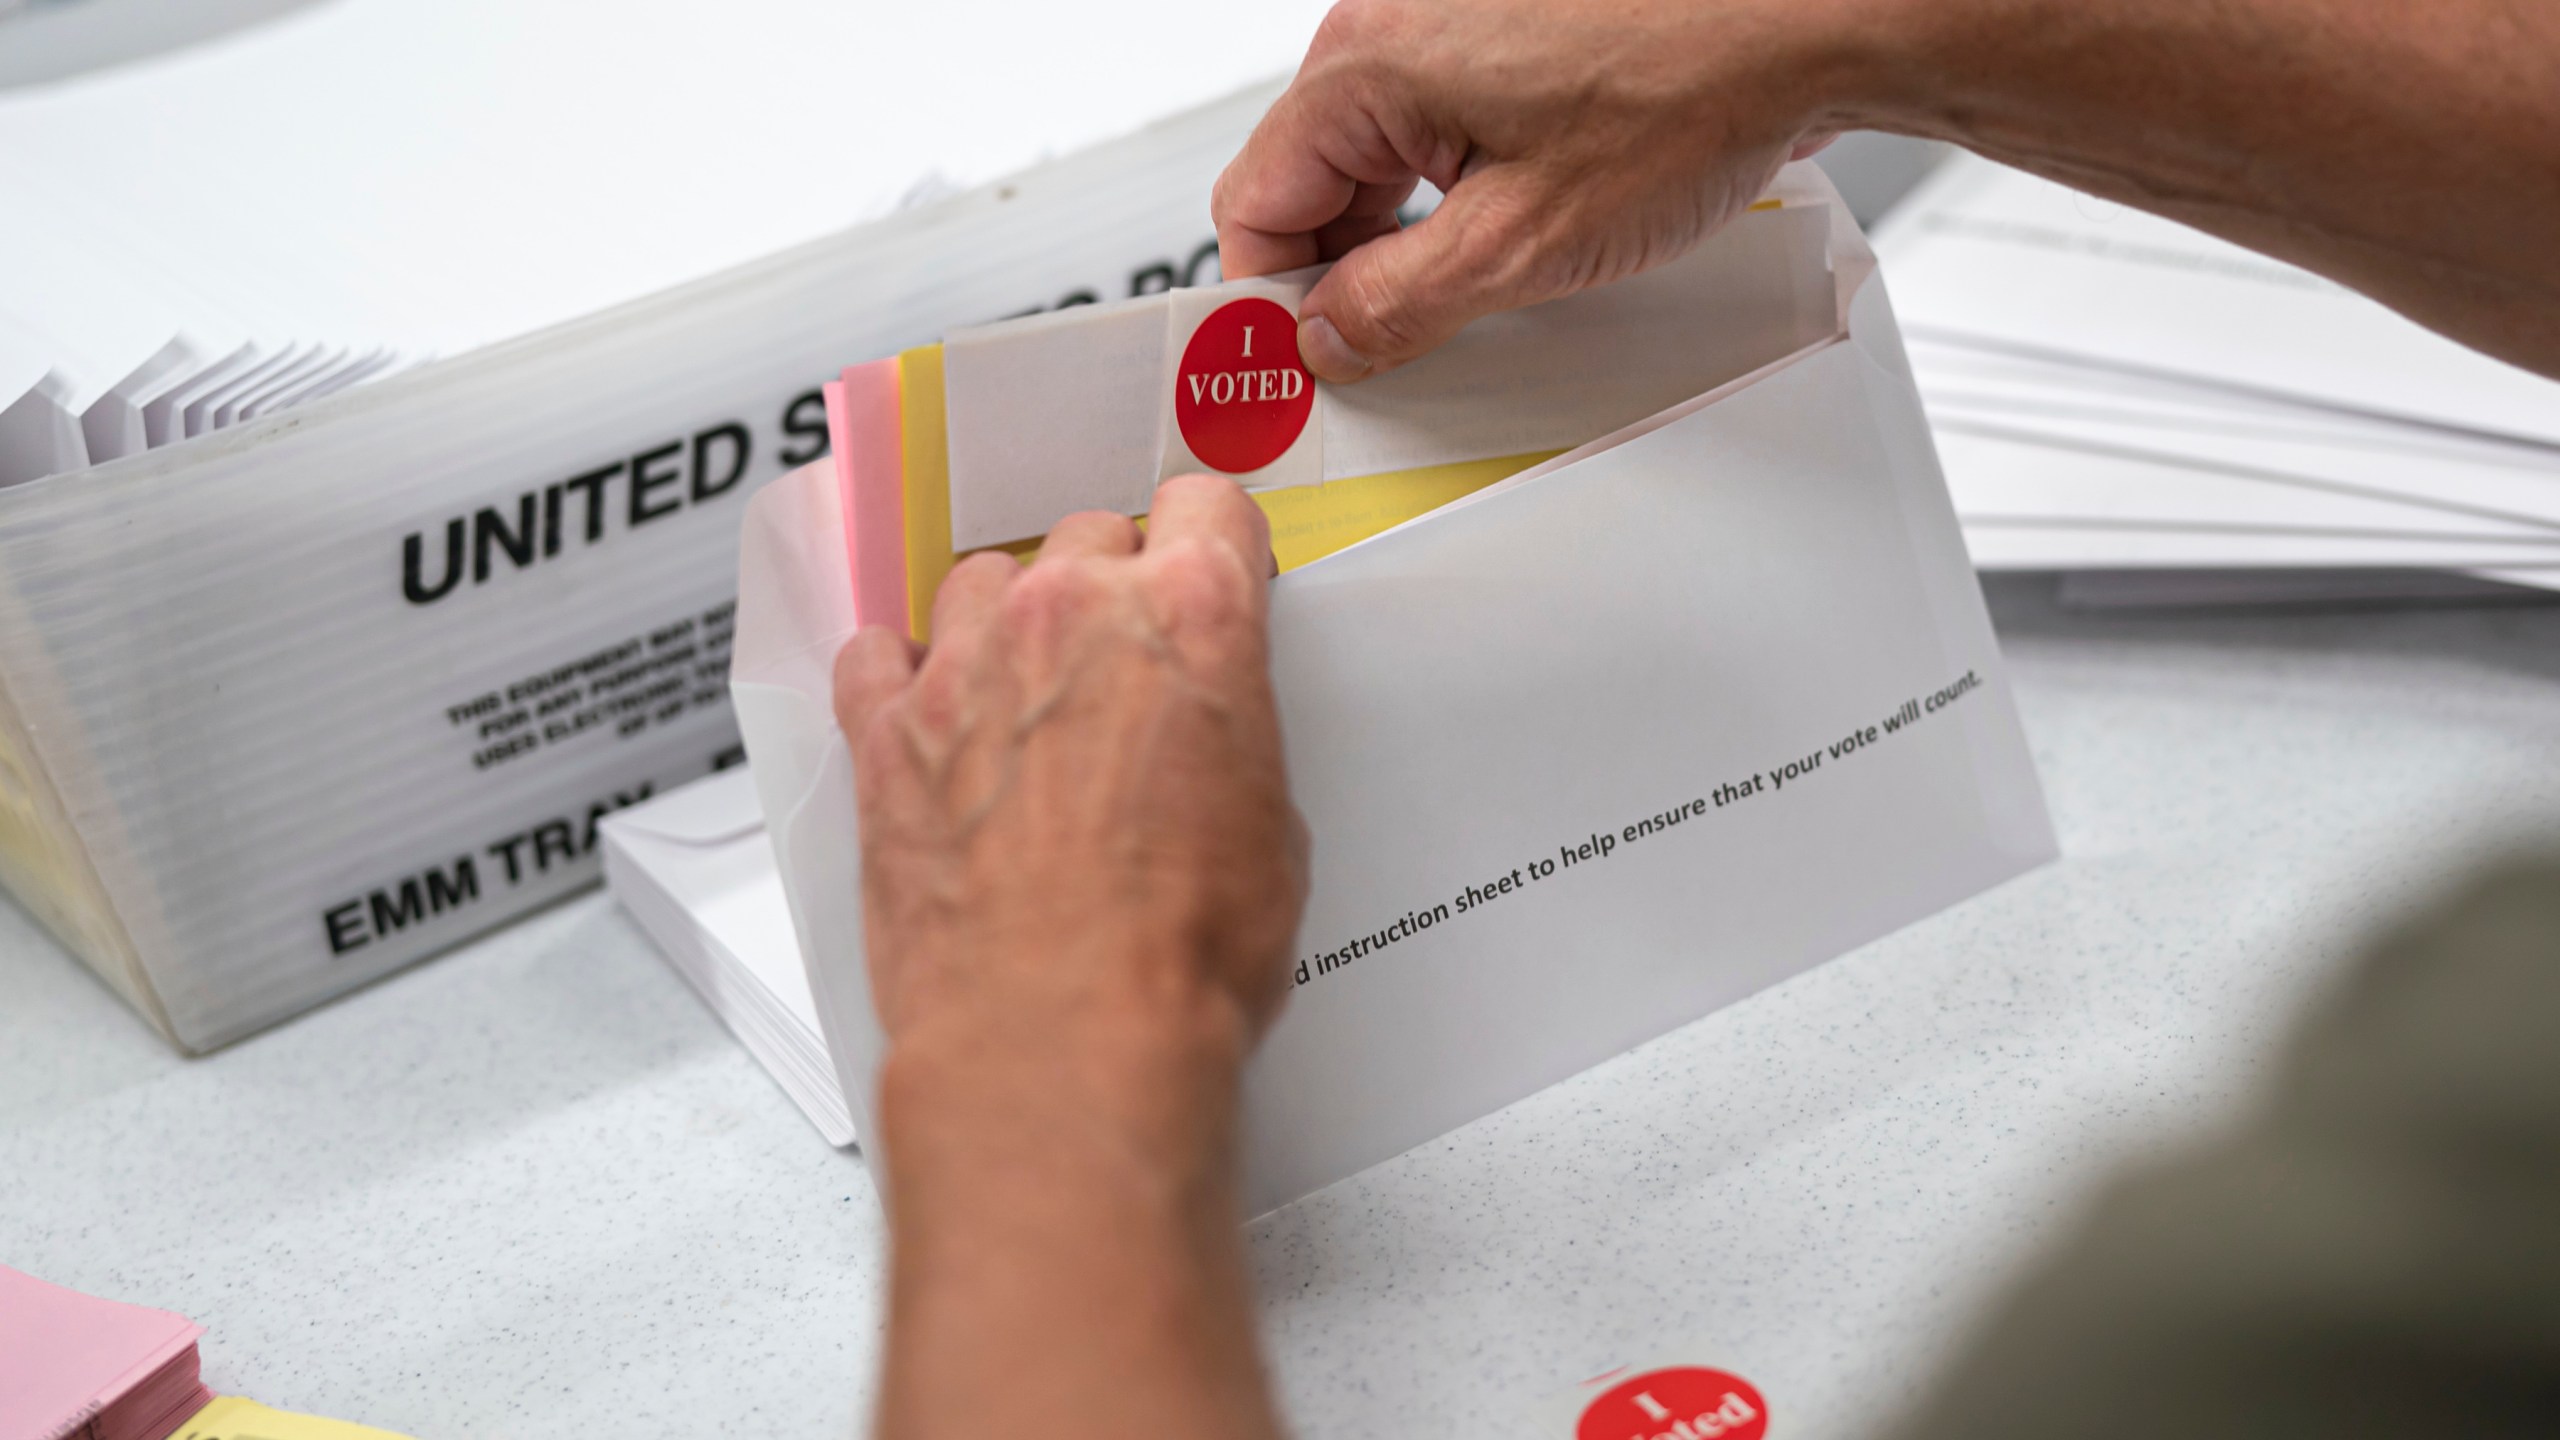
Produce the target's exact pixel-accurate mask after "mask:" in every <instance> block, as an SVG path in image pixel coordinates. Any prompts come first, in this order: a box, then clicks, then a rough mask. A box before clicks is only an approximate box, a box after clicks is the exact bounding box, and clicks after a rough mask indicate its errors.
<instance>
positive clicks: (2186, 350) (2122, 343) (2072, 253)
mask: <svg viewBox="0 0 2560 1440" xmlns="http://www.w3.org/2000/svg"><path fill="white" fill-rule="evenodd" d="M1876 246H1877V250H1878V252H1879V254H1880V255H1881V256H1882V257H1883V260H1884V264H1885V274H1886V277H1887V279H1888V281H1889V282H1890V283H1891V285H1892V288H1893V295H1894V303H1895V305H1896V307H1897V309H1898V310H1899V311H1900V313H1901V315H1902V317H1903V321H1904V325H1905V328H1906V333H1907V335H1908V337H1909V341H1910V350H1911V358H1912V365H1913V368H1914V370H1915V371H1916V372H1917V374H1918V376H1919V380H1920V385H1921V390H1922V393H1923V396H1924V397H1925V399H1926V402H1927V404H1928V407H1929V415H1930V420H1931V423H1932V426H1933V427H1934V429H1935V430H1936V433H1937V437H1938V445H1939V449H1940V454H1941V457H1942V459H1943V461H1944V463H1945V466H1946V471H1947V481H1948V485H1949V488H1950V490H1951V492H1952V494H1953V496H1954V499H1955V502H1956V508H1957V511H1958V513H1959V514H1960V515H1961V516H1962V518H1963V520H1964V524H1965V533H1966V538H1967V541H1968V542H1969V544H1970V546H1971V548H1972V552H1973V556H1974V560H1975V563H1976V564H1977V565H1978V566H1980V567H1981V568H1983V569H1986V570H2007V569H2017V570H2058V571H2065V572H2075V573H2073V574H2072V575H2071V576H2070V577H2069V578H2068V579H2067V580H2066V582H2065V587H2066V594H2067V595H2078V596H2080V597H2082V598H2085V599H2089V600H2093V601H2138V600H2142V599H2146V598H2158V599H2196V600H2213V601H2247V600H2254V599H2266V600H2283V599H2295V598H2313V597H2319V596H2329V595H2345V596H2354V597H2369V598H2388V597H2393V596H2408V595H2435V594H2466V593H2480V592H2493V591H2505V592H2507V593H2514V592H2513V591H2512V590H2511V589H2510V587H2513V586H2532V587H2539V588H2543V589H2552V588H2560V384H2556V383H2554V382H2552V381H2550V380H2546V379H2543V378H2540V377H2538V376H2535V375H2533V374H2530V373H2528V372H2526V371H2524V370H2521V369H2518V368H2516V367H2514V366H2510V365H2506V364H2503V363H2500V362H2499V361H2496V360H2492V359H2488V358H2486V357H2484V356H2481V355H2478V354H2475V353H2472V352H2470V351H2467V350H2465V349H2464V348H2462V347H2461V346H2459V345H2457V344H2455V343H2454V342H2453V341H2451V340H2448V339H2445V338H2444V337H2442V336H2439V335H2436V334H2434V333H2432V332H2429V331H2427V330H2425V329H2423V328H2421V327H2420V326H2418V325H2416V324H2414V323H2412V322H2410V321H2408V320H2406V319H2403V318H2401V317H2399V316H2398V315H2395V314H2393V313H2392V312H2390V311H2389V310H2386V309H2385V308H2383V307H2382V306H2381V305H2379V304H2377V303H2375V302H2373V301H2371V300H2367V299H2365V298H2363V297H2361V296H2358V295H2356V294H2354V293H2353V292H2351V291H2348V290H2346V289H2344V288H2342V287H2340V286H2338V285H2335V284H2332V283H2331V282H2329V281H2326V280H2323V279H2321V278H2319V277H2317V276H2314V275H2311V274H2310V273H2308V272H2306V271H2303V270H2300V269H2297V268H2295V267H2292V266H2289V265H2285V264H2282V263H2279V262H2277V261H2274V260H2270V259H2267V258H2264V257H2262V256H2258V255H2256V254H2253V253H2251V252H2249V251H2246V250H2243V249H2241V248H2239V247H2237V246H2234V245H2230V244H2227V243H2224V242H2222V241H2219V240H2216V239H2213V238H2212V237H2209V236H2206V235H2204V234H2201V233H2199V232H2197V231H2195V230H2192V229H2189V228H2187V227H2185V226H2182V225H2178V224H2175V223H2172V222H2170V221H2166V220H2162V219H2159V218H2156V217H2153V216H2150V215H2146V214H2142V213H2140V212H2137V211H2134V210H2131V209H2128V208H2126V207H2124V206H2121V205H2115V204H2112V203H2109V202H2105V201H2101V200H2097V199H2093V198H2091V197H2089V196H2087V195H2083V194H2079V193H2077V192H2074V191H2072V190H2069V189H2066V188H2064V187H2062V186H2059V185H2055V184H2051V183H2049V182H2046V181H2043V180H2039V179H2036V178H2034V177H2032V176H2029V175H2026V174H2023V173H2021V172H2019V171H2016V170H2011V169H2008V168H2006V167H2003V166H1999V165H1995V164H1992V163H1991V162H1989V161H1985V160H1980V159H1976V158H1973V157H1970V156H1961V157H1958V158H1957V159H1955V160H1954V161H1952V162H1950V163H1949V164H1948V165H1947V166H1946V167H1945V168H1943V169H1942V170H1941V171H1939V172H1938V173H1937V174H1936V175H1934V176H1933V177H1931V178H1930V180H1929V181H1927V182H1926V183H1925V184H1924V185H1923V186H1922V187H1921V188H1920V189H1919V190H1918V191H1916V192H1915V193H1914V194H1913V195H1912V196H1911V197H1910V198H1909V199H1908V200H1906V201H1905V202H1904V204H1903V205H1902V206H1901V208H1900V209H1898V210H1897V211H1896V212H1894V214H1893V215H1892V217H1891V218H1890V219H1889V220H1888V221H1887V223H1886V224H1885V225H1884V226H1883V227H1882V228H1881V229H1880V230H1879V232H1878V235H1877V238H1876Z"/></svg>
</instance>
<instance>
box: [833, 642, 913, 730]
mask: <svg viewBox="0 0 2560 1440" xmlns="http://www.w3.org/2000/svg"><path fill="white" fill-rule="evenodd" d="M915 678H916V646H915V642H914V641H912V640H909V639H908V638H907V637H906V636H905V635H902V634H900V633H899V632H898V631H897V630H896V629H894V628H893V627H890V626H887V625H866V626H864V627H863V628H862V629H860V630H857V631H855V632H854V634H853V638H852V639H850V640H848V641H846V642H845V643H844V648H843V649H842V650H839V651H837V652H836V671H835V709H836V725H837V727H838V728H839V729H841V730H843V731H844V733H845V737H846V738H847V739H849V740H850V739H855V738H857V737H859V736H861V735H862V734H863V733H864V732H865V731H868V730H869V729H870V728H871V721H872V719H873V718H874V717H875V716H877V715H878V714H879V713H880V711H881V710H882V708H883V707H885V706H887V705H888V704H889V702H890V701H892V700H895V699H897V698H898V697H899V696H900V695H902V694H905V693H906V689H907V686H909V685H910V684H913V683H914V682H915Z"/></svg>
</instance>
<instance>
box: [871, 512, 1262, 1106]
mask: <svg viewBox="0 0 2560 1440" xmlns="http://www.w3.org/2000/svg"><path fill="white" fill-rule="evenodd" d="M1270 571H1271V544H1270V532H1269V529H1268V526H1267V523H1266V522H1265V520H1264V518H1263V515H1262V511H1261V510H1260V508H1259V507H1257V506H1256V505H1254V503H1253V502H1252V501H1251V500H1250V499H1249V498H1247V497H1246V495H1245V494H1244V492H1243V491H1241V490H1239V489H1237V488H1236V486H1235V485H1233V484H1232V483H1230V482H1227V481H1224V480H1219V479H1215V478H1212V477H1209V476H1203V475H1192V476H1185V477H1182V478H1179V479H1175V480H1171V481H1167V482H1166V483H1165V484H1164V485H1163V486H1162V487H1161V488H1160V489H1159V490H1158V491H1157V493H1156V501H1155V509H1154V511H1153V514H1152V518H1151V521H1150V528H1149V529H1148V530H1147V531H1145V532H1143V533H1142V532H1141V531H1140V529H1139V527H1138V526H1137V525H1136V524H1135V523H1134V522H1132V521H1130V520H1129V519H1127V518H1126V517H1123V516H1118V515H1109V514H1100V513H1095V514H1083V515H1075V516H1070V517H1069V518H1068V519H1066V520H1065V521H1063V522H1061V523H1060V524H1059V525H1058V527H1057V528H1056V529H1055V530H1053V531H1052V532H1051V533H1050V535H1049V538H1048V540H1047V542H1046V544H1045V545H1044V546H1043V547H1042V549H1041V551H1040V555H1039V558H1038V559H1037V560H1036V561H1035V562H1034V563H1033V564H1031V565H1030V566H1029V567H1028V568H1025V567H1023V566H1021V565H1019V564H1017V563H1016V562H1015V561H1014V560H1013V559H1012V558H1010V557H1008V556H1004V555H999V554H988V555H980V556H975V557H972V558H970V559H968V560H966V561H964V562H962V563H961V565H960V566H959V567H958V568H957V569H955V570H954V571H953V572H952V573H951V576H950V578H949V579H948V580H947V581H945V582H944V584H943V586H942V590H941V594H940V596H939V598H938V599H937V601H936V602H935V607H934V624H933V635H934V642H933V646H932V648H931V650H930V651H929V652H927V653H925V654H923V655H922V656H921V657H919V656H918V654H917V653H916V651H915V649H914V647H913V646H911V645H910V644H909V643H908V642H907V641H906V640H905V638H904V637H903V636H900V635H898V634H896V633H895V632H894V631H891V630H888V629H885V628H882V629H872V630H866V631H864V632H862V633H861V634H860V635H857V636H856V637H855V638H854V640H853V641H852V642H851V643H850V644H849V645H847V646H846V648H845V650H844V653H843V655H842V656H841V657H840V659H839V662H838V665H837V671H836V708H837V715H838V717H839V720H840V722H841V724H842V726H843V728H844V732H845V734H846V736H847V737H848V739H849V741H850V742H851V744H852V746H853V750H854V757H855V759H854V773H855V777H856V786H857V789H858V791H859V797H860V805H861V827H862V858H863V875H862V884H863V902H864V929H865V938H866V942H867V947H866V955H867V958H868V962H869V967H870V971H871V981H872V988H873V993H874V998H875V1001H876V1003H877V1007H878V1012H879V1015H880V1017H881V1021H882V1024H883V1026H884V1028H885V1029H886V1031H887V1033H888V1036H889V1040H890V1051H891V1066H892V1068H893V1070H894V1069H895V1068H896V1067H897V1066H898V1064H899V1061H900V1057H901V1055H902V1053H907V1054H912V1053H914V1052H919V1051H929V1052H931V1053H932V1056H934V1057H937V1058H936V1059H935V1060H933V1061H928V1062H927V1063H938V1059H939V1057H946V1056H948V1057H955V1058H956V1057H957V1056H961V1055H965V1056H966V1057H968V1058H967V1060H966V1061H965V1062H964V1063H965V1064H967V1065H969V1066H972V1067H981V1069H980V1071H979V1075H980V1078H981V1079H982V1080H983V1079H986V1078H989V1077H990V1076H991V1075H992V1076H997V1077H1000V1076H1002V1075H1006V1074H1011V1073H1014V1072H1017V1071H1021V1070H1024V1069H1025V1068H1026V1067H1034V1068H1038V1069H1039V1070H1040V1072H1041V1073H1040V1074H1039V1075H1037V1076H1036V1077H1034V1076H1030V1075H1025V1076H1024V1077H1023V1079H1024V1083H1025V1084H1026V1085H1029V1086H1037V1087H1047V1088H1054V1087H1056V1086H1058V1085H1060V1084H1062V1083H1068V1082H1070V1081H1072V1082H1076V1083H1088V1084H1095V1085H1107V1084H1111V1083H1114V1082H1117V1081H1120V1080H1122V1079H1130V1078H1134V1077H1124V1076H1122V1075H1120V1074H1118V1073H1117V1071H1116V1070H1115V1071H1113V1073H1110V1074H1101V1073H1095V1071H1096V1070H1097V1069H1100V1068H1108V1067H1112V1066H1116V1065H1120V1064H1123V1063H1127V1064H1132V1065H1137V1066H1145V1065H1149V1064H1154V1063H1158V1062H1169V1061H1173V1060H1175V1059H1176V1056H1175V1055H1173V1054H1171V1053H1169V1050H1170V1051H1180V1052H1182V1055H1183V1057H1186V1058H1187V1059H1198V1058H1201V1057H1200V1056H1198V1055H1197V1054H1195V1053H1194V1052H1195V1051H1197V1050H1199V1049H1200V1047H1207V1049H1208V1050H1210V1051H1214V1052H1218V1053H1219V1054H1220V1055H1221V1056H1223V1057H1225V1058H1227V1059H1229V1060H1231V1061H1233V1062H1240V1061H1241V1058H1242V1055H1243V1053H1244V1051H1245V1050H1246V1049H1247V1048H1249V1046H1250V1044H1251V1042H1252V1041H1253V1040H1254V1039H1255V1038H1256V1037H1258V1036H1259V1034H1260V1033H1261V1031H1262V1029H1263V1027H1264V1026H1266V1025H1267V1024H1268V1023H1269V1021H1270V1020H1271V1018H1272V1017H1273V1015H1274V1014H1275V1013H1276V1012H1277V1010H1278V1008H1279V1004H1280V999H1281V996H1282V994H1283V991H1284V987H1285V984H1286V958H1287V954H1288V950H1289V946H1290V944H1291V942H1292V940H1293V939H1294V937H1295V934H1296V930H1297V923H1298V914H1299V910H1300V908H1301V906H1302V904H1303V902H1304V897H1305V890H1306V840H1305V835H1304V830H1303V827H1302V826H1301V824H1300V822H1299V819H1298V816H1297V813H1296V811H1295V809H1294V808H1293V807H1292V806H1291V804H1290V801H1289V795H1288V787H1287V781H1286V778H1285V776H1284V774H1283V770H1282V763H1281V753H1280V730H1279V720H1278V716H1277V713H1276V711H1275V708H1274V705H1273V700H1272V694H1271V685H1270V676H1269V667H1268V659H1267V650H1266V636H1265V625H1266V623H1267V613H1268V596H1269V575H1270ZM986 1067H992V1069H991V1070H990V1069H988V1068H986ZM910 1068H912V1067H910ZM1070 1072H1072V1073H1070ZM1114 1098H1118V1097H1104V1096H1088V1097H1086V1099H1087V1100H1088V1101H1090V1102H1092V1103H1096V1104H1101V1103H1108V1101H1109V1100H1111V1099H1114Z"/></svg>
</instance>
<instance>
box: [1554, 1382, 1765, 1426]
mask: <svg viewBox="0 0 2560 1440" xmlns="http://www.w3.org/2000/svg"><path fill="white" fill-rule="evenodd" d="M1768 1430H1769V1406H1768V1402H1766V1401H1764V1400H1762V1399H1761V1398H1760V1392H1759V1391H1757V1390H1755V1389H1753V1388H1751V1382H1750V1381H1748V1380H1745V1379H1743V1378H1742V1377H1741V1376H1739V1375H1728V1374H1726V1373H1725V1372H1724V1371H1722V1370H1709V1369H1707V1368H1705V1367H1704V1366H1700V1365H1676V1366H1673V1367H1672V1368H1670V1369H1668V1370H1648V1371H1646V1372H1645V1373H1643V1374H1642V1375H1638V1376H1636V1377H1635V1378H1634V1379H1632V1380H1621V1381H1619V1382H1618V1383H1617V1384H1615V1385H1612V1386H1610V1387H1609V1388H1608V1389H1607V1390H1606V1391H1604V1392H1602V1394H1601V1396H1600V1398H1599V1399H1597V1400H1594V1401H1592V1402H1591V1403H1590V1405H1588V1406H1586V1407H1585V1408H1584V1409H1583V1412H1582V1420H1581V1423H1580V1424H1578V1425H1576V1426H1575V1427H1574V1432H1573V1433H1574V1440H1761V1437H1762V1436H1763V1435H1765V1434H1767V1433H1768Z"/></svg>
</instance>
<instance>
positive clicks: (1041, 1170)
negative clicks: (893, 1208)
mask: <svg viewBox="0 0 2560 1440" xmlns="http://www.w3.org/2000/svg"><path fill="white" fill-rule="evenodd" d="M980 998H981V997H962V998H960V999H959V1000H958V1002H957V1003H952V1004H948V1005H945V1006H943V1007H942V1008H941V1009H939V1010H938V1011H937V1012H935V1013H930V1014H927V1015H924V1016H920V1017H917V1018H916V1019H915V1020H914V1022H913V1023H910V1024H908V1025H904V1026H901V1027H900V1031H899V1033H898V1034H897V1035H896V1036H895V1037H894V1039H893V1040H892V1042H891V1045H890V1048H889V1053H888V1055H887V1057H886V1059H885V1060H884V1062H883V1064H882V1066H881V1072H880V1096H879V1101H880V1125H881V1130H882V1134H881V1136H880V1137H879V1138H880V1143H881V1149H882V1154H881V1157H880V1158H881V1159H882V1160H883V1162H884V1163H885V1165H886V1167H887V1169H888V1171H889V1173H890V1175H891V1176H892V1178H893V1181H894V1182H895V1183H896V1184H897V1185H898V1186H901V1187H904V1186H910V1185H912V1186H915V1187H921V1188H923V1189H927V1190H930V1191H932V1192H934V1193H935V1194H936V1195H937V1196H939V1197H946V1198H947V1197H952V1196H965V1195H969V1194H973V1193H976V1191H977V1189H978V1187H979V1186H980V1185H981V1183H982V1182H983V1181H984V1180H985V1178H986V1177H987V1176H988V1175H990V1174H992V1173H995V1172H997V1171H1002V1172H1004V1173H1006V1174H1008V1175H1011V1176H1015V1177H1017V1178H1018V1179H1029V1181H1030V1183H1031V1184H1032V1185H1034V1186H1035V1187H1047V1188H1050V1189H1052V1190H1091V1189H1095V1188H1111V1187H1117V1186H1132V1185H1134V1186H1139V1187H1146V1188H1154V1189H1164V1190H1172V1191H1188V1190H1198V1189H1202V1188H1209V1187H1217V1186H1221V1185H1224V1184H1226V1182H1227V1181H1228V1178H1229V1177H1228V1176H1227V1173H1226V1172H1227V1171H1228V1170H1229V1169H1231V1168H1232V1157H1233V1150H1234V1144H1233V1136H1234V1131H1235V1126H1236V1106H1237V1097H1238V1092H1239V1089H1240V1086H1241V1082H1242V1077H1243V1068H1244V1062H1245V1059H1246V1056H1247V1055H1248V1053H1249V1051H1250V1048H1251V1031H1250V1027H1249V1024H1248V1022H1247V1020H1246V1018H1245V1015H1244V1012H1243V1009H1242V1007H1241V1006H1240V1005H1238V1004H1237V1003H1235V1001H1234V1000H1233V999H1232V998H1231V997H1228V996H1227V995H1226V994H1225V993H1224V992H1223V991H1221V990H1219V989H1218V988H1217V987H1215V986H1211V985H1206V984H1201V985H1182V986H1176V987H1169V992H1168V993H1140V994H1135V995H1131V994H1114V995H1111V996H1109V997H1103V996H1078V997H1075V998H1073V999H1071V1000H1069V1001H1067V1002H1065V1003H1042V1004H1039V1005H1030V1004H1022V1003H1011V1004H1005V1005H992V1004H983V1003H976V1002H977V1001H978V1000H979V999H980ZM983 998H984V999H986V1000H994V999H998V998H1000V997H993V996H989V997H983ZM1017 999H1018V997H1017ZM1048 999H1049V1000H1050V1001H1051V1002H1054V1001H1055V997H1048ZM1035 1176H1036V1178H1031V1177H1035ZM929 1208H930V1209H931V1210H932V1211H933V1212H936V1213H939V1212H941V1211H942V1210H943V1208H944V1205H943V1202H942V1201H941V1200H937V1201H936V1203H935V1204H934V1205H933V1206H932V1207H929Z"/></svg>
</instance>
